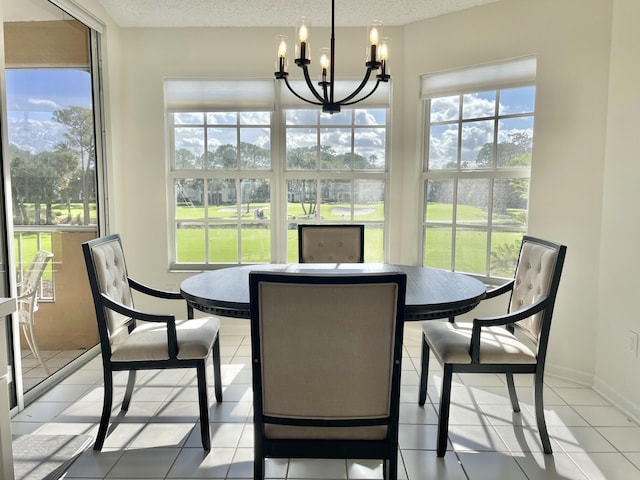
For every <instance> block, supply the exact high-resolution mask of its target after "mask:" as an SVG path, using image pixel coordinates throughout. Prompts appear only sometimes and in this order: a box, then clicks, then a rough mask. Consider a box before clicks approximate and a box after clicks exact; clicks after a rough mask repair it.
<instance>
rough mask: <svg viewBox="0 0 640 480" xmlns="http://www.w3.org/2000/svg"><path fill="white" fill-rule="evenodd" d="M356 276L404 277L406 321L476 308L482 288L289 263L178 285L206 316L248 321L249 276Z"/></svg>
mask: <svg viewBox="0 0 640 480" xmlns="http://www.w3.org/2000/svg"><path fill="white" fill-rule="evenodd" d="M253 271H262V272H265V271H268V272H289V273H309V274H314V275H316V274H331V275H333V274H340V273H344V274H354V273H377V272H380V273H383V272H403V273H405V274H406V275H407V294H406V299H405V320H430V319H435V318H448V317H451V316H456V315H460V314H462V313H466V312H468V311H470V310H472V309H473V308H475V307H476V306H477V305H478V303H480V301H481V300H482V299H483V298H484V296H485V285H484V284H483V283H482V282H481V281H479V280H476V279H474V278H472V277H470V276H468V275H463V274H461V273H455V272H449V271H445V270H438V269H435V268H426V267H417V266H409V265H391V264H382V263H338V264H328V263H290V264H264V265H242V266H238V267H229V268H221V269H219V270H211V271H207V272H203V273H199V274H196V275H194V276H192V277H189V278H187V279H186V280H185V281H183V282H182V284H181V285H180V292H181V293H182V296H183V297H184V298H185V299H186V300H187V303H188V304H189V305H190V306H192V307H193V308H195V309H196V310H200V311H202V312H206V313H212V314H215V315H221V316H225V317H235V318H250V308H249V305H250V304H249V272H253Z"/></svg>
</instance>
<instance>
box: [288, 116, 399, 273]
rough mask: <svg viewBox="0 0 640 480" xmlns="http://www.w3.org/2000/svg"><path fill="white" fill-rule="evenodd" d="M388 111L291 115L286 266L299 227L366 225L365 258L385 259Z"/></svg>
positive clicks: (295, 249) (293, 252) (295, 253)
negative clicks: (300, 225)
mask: <svg viewBox="0 0 640 480" xmlns="http://www.w3.org/2000/svg"><path fill="white" fill-rule="evenodd" d="M386 119H387V111H386V109H343V111H341V112H340V113H337V114H334V115H329V114H323V113H321V112H320V111H319V109H315V110H286V111H285V125H286V127H285V128H286V167H285V178H286V184H287V187H286V191H287V229H288V231H289V232H294V233H293V234H291V233H290V234H289V235H288V239H287V261H289V262H294V261H297V258H298V240H297V232H296V230H297V224H298V222H304V223H330V222H337V223H364V224H365V259H366V261H369V262H382V260H383V248H382V245H383V241H382V240H383V231H384V192H385V182H386V169H385V166H386V148H385V146H386V131H387V129H386V123H387V120H386Z"/></svg>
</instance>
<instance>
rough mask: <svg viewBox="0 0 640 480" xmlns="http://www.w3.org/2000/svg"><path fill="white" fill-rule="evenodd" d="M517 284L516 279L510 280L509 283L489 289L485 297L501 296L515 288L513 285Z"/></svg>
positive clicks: (486, 298)
mask: <svg viewBox="0 0 640 480" xmlns="http://www.w3.org/2000/svg"><path fill="white" fill-rule="evenodd" d="M514 284H515V280H510V281H508V282H507V283H505V284H503V285H500V286H499V287H496V288H492V289H491V290H487V293H486V295H485V297H484V299H485V300H488V299H489V298H495V297H499V296H500V295H503V294H505V293H507V292H510V291H511V290H513V285H514Z"/></svg>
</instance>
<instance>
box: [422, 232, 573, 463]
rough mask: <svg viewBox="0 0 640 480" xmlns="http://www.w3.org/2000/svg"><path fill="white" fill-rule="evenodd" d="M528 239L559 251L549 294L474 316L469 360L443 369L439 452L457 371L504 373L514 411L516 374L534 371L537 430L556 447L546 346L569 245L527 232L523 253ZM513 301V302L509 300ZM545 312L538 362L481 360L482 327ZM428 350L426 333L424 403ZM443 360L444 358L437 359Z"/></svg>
mask: <svg viewBox="0 0 640 480" xmlns="http://www.w3.org/2000/svg"><path fill="white" fill-rule="evenodd" d="M526 242H532V243H536V244H540V245H544V246H547V247H549V248H552V249H554V250H555V251H556V252H557V256H556V261H555V265H554V267H553V272H552V277H551V282H550V285H549V293H548V295H547V296H546V297H544V298H542V299H540V300H539V301H537V302H536V303H534V304H533V305H530V306H529V307H527V308H524V309H522V310H518V311H516V312H508V313H507V314H506V315H501V316H496V317H489V318H475V319H474V320H473V331H472V336H471V343H470V347H469V353H470V355H471V363H470V364H457V363H456V364H447V363H444V364H443V365H442V367H443V373H442V392H441V396H440V410H439V414H438V417H439V419H438V443H437V455H438V456H439V457H443V456H444V454H445V452H446V449H447V438H448V433H449V410H450V403H451V381H452V377H453V374H454V373H504V374H505V375H506V380H507V389H508V391H509V398H510V400H511V407H512V408H513V411H514V412H516V413H517V412H519V411H520V405H519V403H518V395H517V393H516V388H515V384H514V381H513V375H514V374H523V373H527V374H533V375H534V376H535V377H534V402H535V414H536V423H537V426H538V432H539V434H540V439H541V441H542V447H543V450H544V453H546V454H551V453H553V450H552V448H551V442H550V440H549V433H548V431H547V424H546V421H545V417H544V400H543V390H544V366H545V359H546V356H547V346H548V341H549V331H550V329H551V319H552V316H553V308H554V305H555V300H556V294H557V292H558V286H559V284H560V276H561V273H562V267H563V264H564V259H565V256H566V250H567V247H566V246H564V245H560V244H557V243H553V242H549V241H546V240H542V239H539V238H535V237H530V236H524V237H523V239H522V245H521V248H520V254H521V253H522V246H524V244H525V243H526ZM520 254H519V255H518V263H519V261H520ZM514 283H515V280H511V281H509V282H507V283H506V284H504V285H502V286H500V287H498V288H495V289H493V290H489V291H487V295H486V297H485V299H489V298H495V297H498V296H500V295H503V294H505V293H510V294H511V295H512V294H513V286H514ZM509 303H511V302H509ZM538 312H543V313H542V320H541V322H542V324H541V329H540V336H539V339H538V342H537V362H536V363H535V364H524V363H523V364H518V363H512V364H511V363H508V364H501V363H492V364H487V363H480V358H479V357H480V330H481V328H482V327H485V326H486V327H488V326H499V325H504V326H505V328H506V329H507V330H508V331H509V332H511V333H514V331H515V327H517V325H516V322H518V321H520V320H524V319H527V318H529V317H531V316H532V315H534V314H536V313H538ZM453 320H454V318H453V317H452V318H450V319H449V321H450V322H453ZM429 353H430V348H429V344H428V343H427V341H426V339H425V337H424V335H423V337H422V368H421V374H420V391H419V398H418V404H419V405H420V406H423V405H424V404H425V402H426V398H427V379H428V372H429ZM438 361H439V362H440V363H441V364H442V363H443V362H442V359H438Z"/></svg>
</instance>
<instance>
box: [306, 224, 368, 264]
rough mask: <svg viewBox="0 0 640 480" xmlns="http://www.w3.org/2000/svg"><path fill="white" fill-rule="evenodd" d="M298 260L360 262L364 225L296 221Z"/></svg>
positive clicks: (362, 259) (362, 252) (362, 260)
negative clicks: (312, 223)
mask: <svg viewBox="0 0 640 480" xmlns="http://www.w3.org/2000/svg"><path fill="white" fill-rule="evenodd" d="M298 261H299V262H300V263H363V262H364V225H329V224H327V225H307V224H298Z"/></svg>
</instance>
